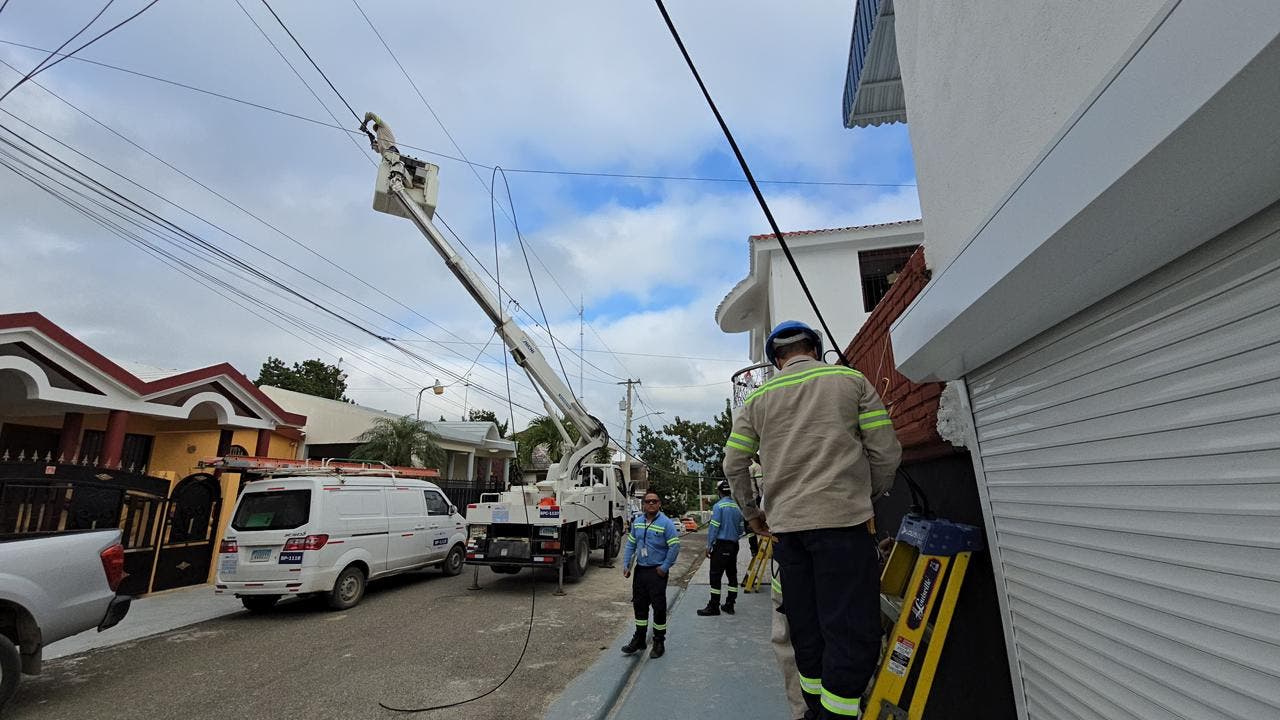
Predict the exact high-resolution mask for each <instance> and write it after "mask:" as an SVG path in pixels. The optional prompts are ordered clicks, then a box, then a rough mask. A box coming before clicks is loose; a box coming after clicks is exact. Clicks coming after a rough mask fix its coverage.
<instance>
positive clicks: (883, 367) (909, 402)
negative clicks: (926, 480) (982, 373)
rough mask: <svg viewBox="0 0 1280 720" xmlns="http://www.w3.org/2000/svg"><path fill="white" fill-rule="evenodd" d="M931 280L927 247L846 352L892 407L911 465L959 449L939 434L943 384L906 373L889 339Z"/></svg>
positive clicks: (916, 253)
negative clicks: (926, 263) (900, 369)
mask: <svg viewBox="0 0 1280 720" xmlns="http://www.w3.org/2000/svg"><path fill="white" fill-rule="evenodd" d="M928 282H929V274H928V271H927V270H926V269H925V266H924V247H923V246H921V247H920V248H918V249H917V250H916V252H915V254H914V255H912V256H911V259H910V260H908V261H907V264H906V266H905V267H903V269H902V272H901V273H899V275H898V279H897V281H896V282H894V284H893V286H892V287H891V288H889V292H888V293H887V294H886V295H885V296H884V298H883V299H882V300H881V301H880V303H879V304H878V305H876V307H875V310H874V311H872V313H871V316H870V317H868V318H867V322H866V323H865V324H864V325H863V326H862V329H861V330H859V331H858V335H857V336H856V337H854V339H853V342H852V343H850V344H849V347H848V348H847V349H846V350H845V357H846V358H848V359H849V361H850V364H851V365H852V366H853V367H854V368H856V369H857V370H859V371H860V372H862V374H864V375H866V376H867V379H868V380H870V381H871V382H872V383H874V384H875V386H876V391H877V392H879V393H880V399H881V400H883V401H884V404H885V406H886V407H887V408H888V409H889V416H890V417H891V418H893V427H894V429H895V430H897V432H898V441H899V442H901V443H902V448H903V458H904V460H907V461H919V460H924V459H928V458H933V457H939V456H941V455H945V454H947V453H951V452H954V448H952V446H951V445H950V444H948V443H947V442H946V441H944V440H943V439H942V438H941V437H939V436H938V430H937V424H938V396H939V395H940V394H941V393H942V383H921V384H917V383H913V382H911V381H910V380H908V379H907V378H906V377H904V376H902V375H900V374H899V373H898V371H897V369H896V364H895V363H894V359H893V345H892V342H891V341H890V339H889V327H890V326H891V325H892V324H893V322H894V321H895V320H897V319H898V316H899V315H901V314H902V313H903V311H904V310H906V309H907V306H908V305H910V304H911V301H912V300H914V299H915V297H916V295H918V294H920V291H921V290H922V289H924V286H925V284H926V283H928Z"/></svg>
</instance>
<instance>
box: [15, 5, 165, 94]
mask: <svg viewBox="0 0 1280 720" xmlns="http://www.w3.org/2000/svg"><path fill="white" fill-rule="evenodd" d="M158 2H160V0H151V2H149V3H147V4H146V5H145V6H143V8H142V9H141V10H139V11H138V12H136V13H134V14H132V15H130V16H129V17H127V18H125V19H123V20H121V21H120V22H118V23H116V24H115V25H112V26H111V27H109V28H107V29H106V30H103V31H102V32H101V33H98V35H97V36H96V37H94V38H93V39H92V40H90V41H89V42H87V43H85V44H83V45H81V46H80V47H78V48H76V49H75V50H72V51H71V52H69V53H67V54H66V55H64V56H62V57H60V58H58V59H57V60H54V61H53V62H51V63H49V64H48V65H44V63H43V62H42V63H41V65H44V67H39V66H37V67H39V69H38V70H33V71H32V72H30V73H27V76H26V77H24V78H23V79H22V80H19V81H18V83H17V84H16V85H14V86H13V87H11V88H9V89H8V90H7V91H6V92H5V94H3V95H0V102H3V101H4V99H5V98H7V97H9V93H11V92H13V91H14V90H17V89H18V88H19V87H20V86H21V85H22V84H23V83H24V82H26V81H27V80H30V79H31V78H33V77H35V76H36V75H39V74H40V73H42V72H44V71H45V70H48V69H50V68H52V67H54V66H55V65H57V64H58V63H60V62H62V61H63V60H66V59H67V58H69V57H72V56H74V55H75V54H76V53H78V52H80V51H81V50H83V49H85V48H87V47H89V46H90V45H92V44H94V43H96V42H98V41H99V40H101V39H102V38H104V37H106V36H108V35H110V34H111V33H113V32H115V31H116V30H119V29H120V28H121V27H124V25H125V24H126V23H128V22H130V21H131V20H133V19H134V18H136V17H138V16H139V15H141V14H142V13H144V12H146V11H147V10H150V9H151V6H152V5H155V4H156V3H158ZM107 4H108V5H110V4H111V3H110V2H108V3H107ZM103 10H104V11H105V10H106V8H103ZM99 14H101V13H99ZM94 19H95V20H96V19H97V18H94ZM92 24H93V23H92V22H91V23H90V25H92ZM80 32H84V30H81V31H80ZM79 35H80V33H76V36H79ZM73 39H74V37H73ZM64 45H65V43H64ZM61 49H62V48H61V47H59V48H58V50H61ZM54 54H55V55H56V54H57V53H56V52H55V53H54Z"/></svg>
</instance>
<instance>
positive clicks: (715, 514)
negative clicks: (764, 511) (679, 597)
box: [698, 480, 746, 617]
mask: <svg viewBox="0 0 1280 720" xmlns="http://www.w3.org/2000/svg"><path fill="white" fill-rule="evenodd" d="M717 488H718V489H719V491H720V499H719V500H718V501H717V502H716V504H715V505H714V506H712V508H711V525H710V527H708V528H707V557H708V558H709V559H710V560H711V599H710V600H708V601H707V606H706V607H705V608H702V609H701V610H699V611H698V614H699V615H701V616H702V617H709V616H711V615H719V614H720V611H721V610H723V611H724V612H726V613H728V614H729V615H732V614H733V612H734V611H733V604H734V603H735V602H737V600H738V540H740V539H741V538H742V536H743V534H744V533H745V532H746V526H745V523H744V522H743V520H742V510H740V509H739V508H738V503H736V502H734V501H733V493H732V491H731V490H730V489H729V481H728V480H721V481H720V484H719V485H718V486H717ZM725 575H728V576H729V586H728V587H727V588H724V589H725V590H726V591H727V594H725V595H724V598H725V600H724V605H721V604H720V598H721V593H720V590H721V586H720V581H721V580H722V579H723V578H724V576H725Z"/></svg>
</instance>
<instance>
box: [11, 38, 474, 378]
mask: <svg viewBox="0 0 1280 720" xmlns="http://www.w3.org/2000/svg"><path fill="white" fill-rule="evenodd" d="M0 64H3V65H5V66H6V67H9V68H10V69H11V70H14V71H15V72H17V70H16V69H15V68H13V66H12V65H10V64H9V63H7V62H4V61H3V60H0ZM32 84H34V85H35V86H36V87H39V88H41V89H42V90H44V91H45V92H48V93H49V94H50V95H52V96H53V97H55V98H56V99H58V100H59V101H61V102H63V103H65V104H66V105H68V106H69V107H71V108H72V109H74V110H75V111H77V112H79V113H80V114H82V115H84V116H85V117H86V118H88V119H89V120H91V121H92V122H94V123H96V124H98V125H99V126H101V127H103V128H104V129H106V130H107V131H108V132H111V133H112V134H114V135H116V136H117V137H119V138H120V139H122V140H124V141H125V142H127V143H129V144H130V145H132V146H133V147H135V148H137V149H138V150H139V151H141V152H143V153H145V154H146V155H148V156H149V157H151V158H153V159H154V160H156V161H157V162H159V163H161V164H163V165H164V166H165V167H167V168H169V169H171V170H173V171H174V172H176V173H178V174H179V175H181V176H183V177H184V178H186V179H187V180H189V181H191V182H192V183H194V184H196V185H198V186H199V187H201V188H203V189H205V190H206V191H208V192H210V193H211V194H213V195H215V196H216V197H218V198H219V199H221V200H223V201H224V202H227V203H228V204H230V205H231V206H232V207H235V208H236V209H238V210H240V211H241V212H243V213H245V214H246V215H248V216H249V217H251V218H253V219H254V220H257V221H258V222H259V223H262V224H263V225H264V226H266V227H268V228H270V229H271V230H273V231H275V232H276V233H278V234H280V235H281V236H282V237H284V238H286V239H288V240H289V241H290V242H292V243H293V244H295V245H297V246H298V247H300V248H302V249H304V250H306V251H307V252H309V253H310V254H312V255H314V256H315V257H317V258H319V259H321V260H323V261H324V262H326V263H327V264H329V265H330V266H332V267H334V268H335V269H338V270H339V271H342V272H344V273H345V274H346V275H348V276H349V277H351V278H353V279H355V280H357V281H358V282H360V283H361V284H363V285H365V286H366V287H368V288H370V289H371V290H373V291H374V292H377V293H379V294H380V295H382V296H383V297H385V298H387V299H388V300H391V301H392V302H394V303H396V304H397V305H399V306H400V307H402V308H404V309H405V310H408V311H409V312H412V313H413V314H415V315H417V316H418V317H420V318H422V319H423V320H425V321H426V322H428V323H431V324H432V325H435V326H436V327H439V328H440V329H441V330H444V331H445V332H446V333H449V334H450V335H452V336H453V337H456V338H458V339H459V340H462V338H461V337H459V336H458V335H457V334H456V333H453V332H452V331H450V330H449V329H448V328H446V327H444V326H443V325H440V324H439V323H436V322H435V321H433V320H431V319H430V318H428V317H427V316H425V315H422V314H421V313H419V312H417V311H416V310H413V308H411V307H409V306H408V305H405V304H404V303H403V302H401V301H399V300H397V299H396V298H394V297H392V296H390V295H388V294H387V293H386V292H384V291H382V290H381V289H379V288H378V287H376V286H374V285H372V284H371V283H369V282H367V281H365V280H364V279H363V278H361V277H359V276H358V275H356V274H354V273H352V272H351V271H350V270H347V269H346V268H344V267H342V266H341V265H338V264H337V263H335V262H333V261H332V260H330V259H329V258H328V257H326V256H324V255H322V254H320V253H318V252H316V251H315V250H313V249H311V248H310V247H309V246H307V245H305V244H303V243H301V242H299V241H298V240H297V239H296V238H294V237H293V236H291V235H289V234H288V233H286V232H284V231H283V230H281V229H279V228H278V227H276V226H275V225H272V224H271V223H269V222H267V221H266V220H264V219H262V218H261V217H259V216H258V215H256V214H254V213H252V212H250V211H249V210H247V209H246V208H244V207H242V206H240V205H239V204H237V203H236V202H234V201H232V200H231V199H229V198H227V197H226V196H224V195H222V194H221V193H218V192H217V191H216V190H214V189H213V188H211V187H209V186H208V185H206V184H204V183H202V182H200V181H199V180H197V179H196V178H194V177H192V176H190V175H189V174H187V173H186V172H184V171H182V170H181V169H179V168H177V167H176V166H174V165H172V164H171V163H169V162H168V161H166V160H164V159H163V158H161V157H160V156H158V155H156V154H155V153H153V152H151V151H150V150H148V149H147V148H145V147H143V146H141V145H139V144H138V143H136V142H134V141H133V140H131V139H130V138H128V137H127V136H125V135H123V134H122V133H120V132H118V131H116V130H115V129H114V128H112V127H110V126H108V125H106V124H105V123H103V122H101V121H100V120H98V119H97V118H96V117H94V116H93V115H91V114H89V113H87V112H86V111H84V110H83V109H81V108H80V107H78V106H77V105H75V104H73V103H71V102H70V101H68V100H66V99H65V98H63V97H62V96H60V95H58V94H57V93H54V92H53V91H52V90H50V89H49V88H47V87H45V86H43V85H41V84H40V83H39V82H38V81H32ZM4 112H5V114H7V115H9V116H10V117H12V118H14V119H15V120H17V121H19V122H21V123H23V124H24V125H27V126H28V127H30V128H32V129H33V130H35V131H36V132H37V133H40V134H41V135H43V136H44V137H46V138H48V139H50V140H52V141H54V142H55V143H58V144H59V145H61V146H62V147H64V148H66V149H68V150H70V151H72V152H74V153H76V154H77V155H79V156H80V157H82V158H84V159H86V160H89V161H90V162H92V163H94V164H96V165H98V166H99V167H102V168H104V169H107V170H108V171H110V172H113V173H114V174H116V175H117V176H118V177H121V178H122V179H124V180H126V181H128V182H130V183H131V184H133V185H135V186H137V187H139V188H140V189H143V190H145V191H147V192H149V193H151V194H152V195H155V196H156V197H159V198H160V199H161V200H164V201H165V202H167V203H168V204H170V205H174V207H177V208H178V209H181V210H183V212H186V213H187V214H190V215H192V217H195V218H196V219H199V220H201V221H202V222H205V223H206V224H208V225H210V226H211V227H214V228H215V229H218V230H221V231H222V232H224V234H228V236H230V237H232V238H233V239H236V240H239V241H241V242H242V243H244V244H246V245H248V246H249V247H250V248H252V249H254V250H255V251H257V252H260V253H262V254H264V255H266V256H267V257H269V258H271V259H273V260H275V261H276V262H278V263H280V264H281V265H283V266H284V267H287V268H289V269H291V270H294V271H295V272H298V273H299V274H301V275H302V276H303V277H306V278H308V279H309V280H312V281H313V282H316V283H317V284H319V285H321V286H322V287H325V288H327V289H330V290H332V291H333V292H335V293H338V294H339V295H341V296H342V297H344V298H346V299H348V300H351V301H352V302H356V303H357V304H359V305H361V306H362V307H364V308H365V309H368V310H370V311H371V312H374V313H376V314H378V315H379V316H381V317H383V318H384V319H387V320H390V321H391V322H394V323H396V324H397V325H399V326H400V327H402V328H404V329H406V330H409V331H410V332H413V333H415V334H418V335H419V336H420V337H424V338H425V337H426V336H425V335H421V333H418V332H417V331H416V330H414V329H413V328H411V327H409V326H407V325H404V324H403V323H400V322H399V321H397V320H396V319H395V318H393V317H391V316H389V315H386V314H385V313H382V312H380V311H378V310H376V309H375V308H372V307H370V306H368V305H366V304H364V303H361V302H360V301H358V300H356V299H355V298H353V297H351V296H350V295H348V294H346V293H344V292H342V291H341V290H339V289H337V288H335V287H333V286H331V285H329V284H328V283H325V282H324V281H321V280H320V279H319V278H316V277H314V276H312V275H310V274H309V273H305V272H303V271H301V270H299V269H298V268H296V267H294V266H292V265H290V264H289V263H287V262H285V261H284V260H282V259H281V258H278V257H276V256H275V255H272V254H270V253H267V252H265V251H264V250H262V249H261V248H259V247H257V246H256V245H253V244H250V243H247V241H244V240H242V239H241V238H239V237H237V236H235V235H231V234H230V233H227V231H225V230H222V228H221V227H219V226H217V225H214V224H212V223H210V222H209V221H207V220H205V219H204V218H202V217H200V216H198V215H194V214H193V213H190V211H188V210H186V209H185V208H182V207H180V206H178V205H175V204H174V203H172V202H170V201H169V200H168V199H166V198H164V197H161V196H159V195H156V193H154V192H152V191H150V190H149V189H147V188H145V187H143V186H141V185H139V184H138V183H137V182H135V181H133V180H132V179H130V178H128V177H125V176H123V175H121V174H120V173H116V172H115V171H113V170H111V169H110V168H107V167H106V166H105V165H103V164H102V163H101V162H99V161H97V160H95V159H94V158H92V157H90V156H88V155H86V154H84V153H83V152H80V151H79V150H77V149H76V148H74V147H71V146H70V145H68V144H67V143H65V142H62V141H61V140H59V139H58V138H55V137H53V136H52V135H49V134H48V133H46V132H44V131H43V130H41V129H40V128H38V127H35V126H32V125H30V124H29V123H27V122H26V121H25V120H23V119H22V118H20V117H18V116H16V115H13V114H12V113H9V112H8V111H4ZM388 335H390V333H388ZM436 344H441V343H439V342H438V341H436ZM441 347H442V348H443V349H445V350H448V351H449V352H451V353H453V354H454V355H457V356H458V357H459V358H462V359H464V360H465V359H467V356H465V355H463V354H461V353H460V352H458V351H456V350H453V349H452V348H448V347H444V346H443V344H441ZM495 360H496V359H495Z"/></svg>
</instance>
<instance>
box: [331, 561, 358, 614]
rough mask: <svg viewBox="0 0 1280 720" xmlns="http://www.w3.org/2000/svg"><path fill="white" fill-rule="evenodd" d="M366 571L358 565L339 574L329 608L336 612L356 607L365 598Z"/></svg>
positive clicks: (348, 567) (334, 584)
mask: <svg viewBox="0 0 1280 720" xmlns="http://www.w3.org/2000/svg"><path fill="white" fill-rule="evenodd" d="M364 585H365V579H364V571H363V570H361V569H360V567H359V566H358V565H348V566H347V567H346V568H344V569H343V570H342V572H341V573H339V574H338V580H337V581H336V582H334V583H333V590H332V591H331V592H330V593H329V607H331V608H333V609H334V610H347V609H349V608H353V607H355V606H356V603H359V602H360V599H361V598H363V597H364Z"/></svg>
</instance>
